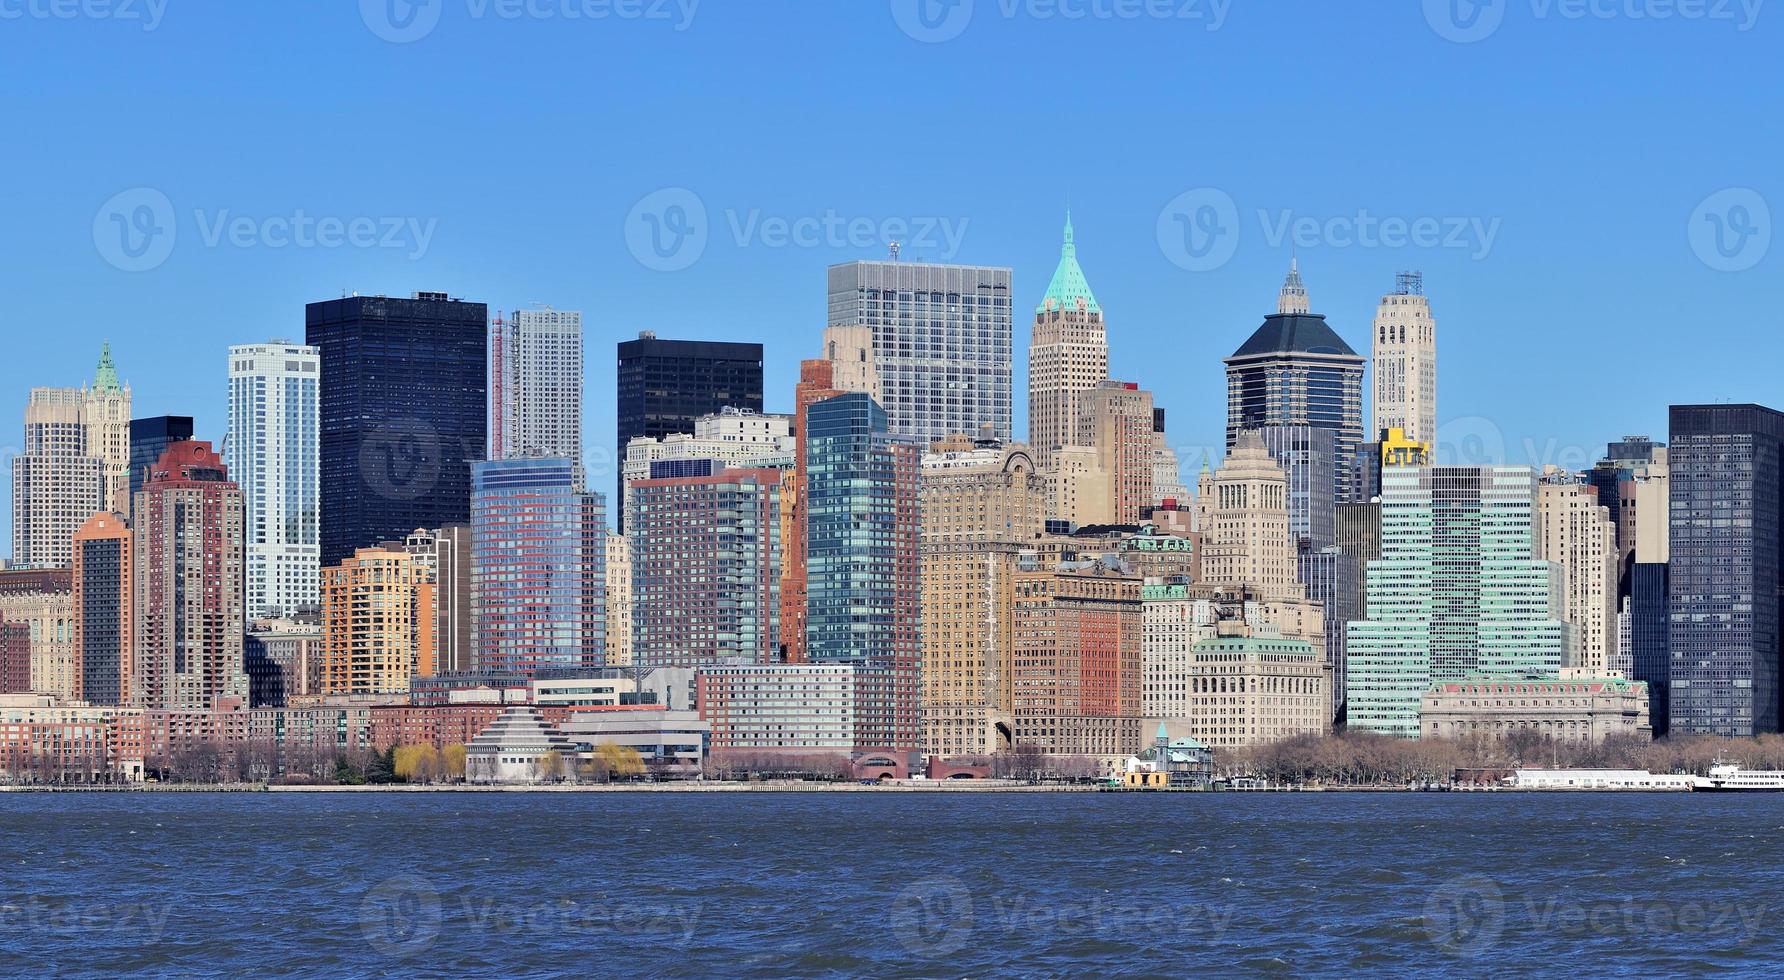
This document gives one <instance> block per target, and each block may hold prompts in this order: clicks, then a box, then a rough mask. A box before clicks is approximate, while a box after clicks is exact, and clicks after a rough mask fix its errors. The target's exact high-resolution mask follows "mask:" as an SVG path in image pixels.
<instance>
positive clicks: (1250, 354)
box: [1226, 265, 1364, 503]
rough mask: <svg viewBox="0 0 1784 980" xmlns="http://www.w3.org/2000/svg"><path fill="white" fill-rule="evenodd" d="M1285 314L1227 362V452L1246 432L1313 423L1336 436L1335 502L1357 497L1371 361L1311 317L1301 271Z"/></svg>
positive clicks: (1291, 283)
mask: <svg viewBox="0 0 1784 980" xmlns="http://www.w3.org/2000/svg"><path fill="white" fill-rule="evenodd" d="M1276 309H1277V312H1276V313H1274V314H1272V315H1270V316H1267V317H1265V318H1264V323H1263V326H1260V327H1258V328H1257V330H1256V332H1254V333H1253V334H1252V335H1251V337H1250V339H1248V340H1246V341H1245V343H1244V344H1242V345H1240V347H1239V349H1238V350H1237V351H1235V352H1233V356H1231V357H1229V358H1227V359H1226V368H1227V448H1228V449H1231V448H1232V447H1233V445H1234V443H1235V442H1236V441H1237V440H1238V434H1239V430H1241V429H1255V428H1259V427H1262V426H1266V425H1311V426H1316V427H1318V428H1322V429H1331V430H1333V445H1334V450H1335V452H1336V453H1337V458H1336V459H1334V460H1333V473H1334V478H1335V483H1334V491H1333V496H1334V498H1335V499H1336V500H1337V501H1338V502H1340V503H1343V502H1346V501H1351V500H1355V499H1357V496H1358V483H1359V473H1358V471H1357V465H1356V463H1357V449H1358V447H1359V446H1360V445H1361V444H1362V442H1363V367H1364V360H1363V358H1362V357H1360V356H1358V355H1357V353H1356V351H1354V350H1352V349H1351V347H1350V345H1349V344H1347V343H1345V342H1344V339H1343V338H1341V337H1339V336H1338V334H1337V333H1335V332H1334V331H1333V330H1332V328H1331V327H1330V326H1328V325H1327V324H1326V318H1325V317H1323V316H1319V315H1315V314H1309V313H1308V312H1307V289H1306V287H1305V286H1304V285H1303V284H1302V282H1301V274H1300V271H1299V270H1298V269H1297V268H1296V267H1295V266H1294V265H1291V266H1290V267H1289V274H1288V278H1287V280H1286V281H1285V282H1284V283H1283V286H1282V292H1281V294H1280V296H1279V297H1278V299H1277V304H1276Z"/></svg>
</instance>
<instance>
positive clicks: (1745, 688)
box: [1667, 405, 1784, 738]
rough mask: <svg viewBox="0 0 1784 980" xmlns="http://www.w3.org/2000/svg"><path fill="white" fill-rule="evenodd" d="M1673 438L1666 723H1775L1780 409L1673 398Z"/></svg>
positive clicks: (1741, 729)
mask: <svg viewBox="0 0 1784 980" xmlns="http://www.w3.org/2000/svg"><path fill="white" fill-rule="evenodd" d="M1671 430H1672V437H1671V439H1670V440H1669V445H1668V448H1667V472H1668V480H1669V485H1670V497H1671V505H1670V508H1669V519H1670V528H1671V530H1670V534H1669V538H1670V540H1669V542H1668V551H1669V557H1670V562H1669V564H1668V568H1667V578H1668V591H1669V595H1670V602H1669V607H1670V612H1669V622H1670V634H1671V640H1670V645H1671V650H1672V672H1671V673H1672V677H1671V683H1670V685H1669V687H1670V690H1669V692H1668V695H1669V696H1668V730H1669V731H1670V732H1672V733H1673V734H1681V735H1719V736H1722V737H1725V738H1744V737H1747V736H1751V735H1759V734H1762V733H1766V732H1776V731H1778V730H1779V721H1780V715H1779V703H1778V702H1779V697H1780V683H1779V670H1780V663H1779V658H1780V644H1781V643H1784V623H1780V621H1779V619H1780V614H1781V610H1780V608H1779V602H1780V600H1779V592H1780V588H1781V587H1784V579H1781V578H1780V576H1781V575H1784V413H1780V412H1777V411H1774V410H1772V409H1769V408H1765V407H1763V406H1760V405H1674V406H1672V411H1671Z"/></svg>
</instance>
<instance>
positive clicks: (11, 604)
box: [0, 569, 79, 698]
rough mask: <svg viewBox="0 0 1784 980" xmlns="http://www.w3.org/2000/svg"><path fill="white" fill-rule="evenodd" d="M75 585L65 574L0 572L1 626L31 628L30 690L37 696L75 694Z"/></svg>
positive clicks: (70, 577)
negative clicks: (16, 624)
mask: <svg viewBox="0 0 1784 980" xmlns="http://www.w3.org/2000/svg"><path fill="white" fill-rule="evenodd" d="M73 581H74V579H73V576H72V574H71V573H70V572H69V571H68V570H66V569H53V570H52V569H43V570H8V571H0V622H7V623H22V624H24V625H26V626H27V627H29V629H30V634H31V690H32V691H34V692H36V693H39V694H53V695H56V696H57V697H64V698H73V697H77V696H78V694H79V680H78V678H77V677H76V676H75V674H76V670H77V661H76V658H75V645H74V593H73Z"/></svg>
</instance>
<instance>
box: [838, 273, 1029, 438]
mask: <svg viewBox="0 0 1784 980" xmlns="http://www.w3.org/2000/svg"><path fill="white" fill-rule="evenodd" d="M1010 275H1011V273H1010V270H1009V269H1007V268H994V267H987V266H968V265H933V264H927V263H916V262H898V261H896V260H893V261H885V262H844V263H841V264H838V265H833V266H831V267H830V270H829V276H828V285H829V319H828V321H827V325H828V326H831V327H842V326H854V327H867V328H868V329H869V330H871V331H872V335H873V363H874V368H875V370H876V372H877V374H878V377H879V386H880V396H881V397H880V399H878V400H876V403H877V404H879V405H881V406H882V407H883V408H884V409H885V411H886V417H887V431H888V432H890V433H891V434H892V435H895V436H901V437H907V438H911V439H915V440H917V443H918V444H919V445H928V444H930V443H932V442H934V441H936V440H937V439H945V438H947V437H948V436H950V435H954V434H956V433H961V432H965V433H975V432H978V431H979V427H980V426H981V425H983V424H985V423H987V422H989V423H991V426H992V431H991V435H992V437H993V438H995V439H999V440H1008V439H1009V438H1010V437H1011V380H1010V378H1011V358H1012V353H1011V326H1012V322H1013V321H1012V319H1011V316H1012V307H1011V305H1010ZM843 381H844V382H847V381H848V378H847V377H846V376H845V377H844V378H843ZM837 387H838V388H846V384H838V385H837Z"/></svg>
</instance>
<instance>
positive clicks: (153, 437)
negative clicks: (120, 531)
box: [125, 415, 192, 516]
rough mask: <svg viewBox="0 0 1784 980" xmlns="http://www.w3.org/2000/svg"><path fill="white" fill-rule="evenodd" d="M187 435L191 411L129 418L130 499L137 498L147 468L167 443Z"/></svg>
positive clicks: (188, 434)
mask: <svg viewBox="0 0 1784 980" xmlns="http://www.w3.org/2000/svg"><path fill="white" fill-rule="evenodd" d="M190 438H192V416H190V415H151V416H149V417H148V418H142V419H131V420H130V500H132V501H134V500H135V499H136V494H137V492H138V491H140V490H142V485H143V483H144V482H145V481H147V480H148V478H149V468H150V467H152V466H154V465H155V461H156V460H158V459H160V458H161V454H162V453H164V452H167V447H168V446H170V445H172V444H174V443H176V442H184V441H186V440H187V439H190ZM125 516H129V515H125Z"/></svg>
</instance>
